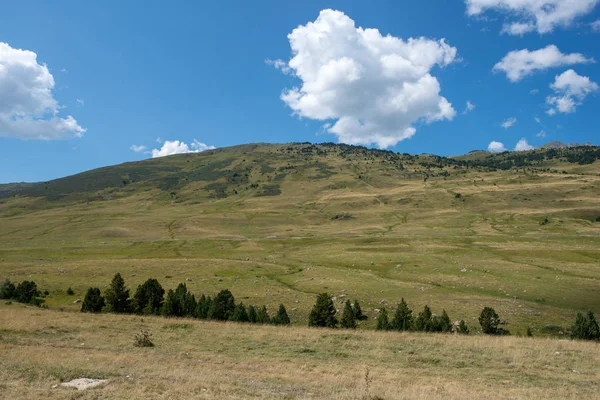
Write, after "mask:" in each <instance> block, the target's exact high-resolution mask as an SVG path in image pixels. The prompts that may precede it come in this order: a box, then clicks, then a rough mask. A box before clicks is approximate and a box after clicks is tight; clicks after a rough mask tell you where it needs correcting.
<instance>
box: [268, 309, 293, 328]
mask: <svg viewBox="0 0 600 400" xmlns="http://www.w3.org/2000/svg"><path fill="white" fill-rule="evenodd" d="M272 322H273V324H274V325H289V324H290V317H289V316H288V313H287V311H286V310H285V306H284V305H283V304H280V305H279V309H278V310H277V314H276V315H275V316H274V317H273V321H272Z"/></svg>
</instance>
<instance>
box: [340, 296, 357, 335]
mask: <svg viewBox="0 0 600 400" xmlns="http://www.w3.org/2000/svg"><path fill="white" fill-rule="evenodd" d="M340 326H341V327H342V328H345V329H356V315H355V314H354V310H353V309H352V305H351V304H350V300H346V304H345V305H344V311H343V312H342V318H341V319H340Z"/></svg>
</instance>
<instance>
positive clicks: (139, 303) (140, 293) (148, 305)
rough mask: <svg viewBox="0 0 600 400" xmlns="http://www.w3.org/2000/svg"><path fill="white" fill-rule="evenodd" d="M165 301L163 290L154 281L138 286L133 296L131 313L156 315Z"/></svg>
mask: <svg viewBox="0 0 600 400" xmlns="http://www.w3.org/2000/svg"><path fill="white" fill-rule="evenodd" d="M164 300H165V289H163V287H162V286H161V285H160V283H158V281H157V280H156V279H148V280H147V281H146V282H144V283H143V284H141V285H139V286H138V287H137V289H136V291H135V294H134V295H133V311H134V312H135V313H137V314H154V315H158V314H159V313H160V309H161V307H162V305H163V303H164Z"/></svg>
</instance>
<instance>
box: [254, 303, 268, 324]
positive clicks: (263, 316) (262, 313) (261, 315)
mask: <svg viewBox="0 0 600 400" xmlns="http://www.w3.org/2000/svg"><path fill="white" fill-rule="evenodd" d="M270 322H271V317H269V312H268V311H267V307H266V306H262V308H261V309H260V310H258V312H257V313H256V323H258V324H268V323H270Z"/></svg>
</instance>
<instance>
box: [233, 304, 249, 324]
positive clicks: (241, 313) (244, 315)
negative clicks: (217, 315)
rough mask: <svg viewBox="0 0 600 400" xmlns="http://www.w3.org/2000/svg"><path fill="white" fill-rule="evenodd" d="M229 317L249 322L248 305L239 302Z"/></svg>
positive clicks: (236, 320) (235, 320)
mask: <svg viewBox="0 0 600 400" xmlns="http://www.w3.org/2000/svg"><path fill="white" fill-rule="evenodd" d="M229 319H230V320H231V321H234V322H248V312H247V311H246V306H244V303H239V304H238V305H237V306H235V309H234V310H233V313H232V314H231V317H230V318H229Z"/></svg>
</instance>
